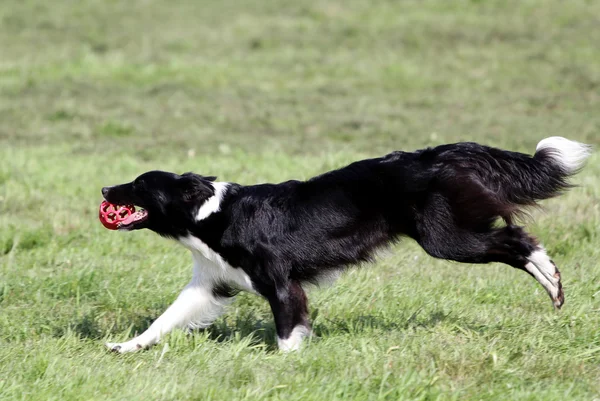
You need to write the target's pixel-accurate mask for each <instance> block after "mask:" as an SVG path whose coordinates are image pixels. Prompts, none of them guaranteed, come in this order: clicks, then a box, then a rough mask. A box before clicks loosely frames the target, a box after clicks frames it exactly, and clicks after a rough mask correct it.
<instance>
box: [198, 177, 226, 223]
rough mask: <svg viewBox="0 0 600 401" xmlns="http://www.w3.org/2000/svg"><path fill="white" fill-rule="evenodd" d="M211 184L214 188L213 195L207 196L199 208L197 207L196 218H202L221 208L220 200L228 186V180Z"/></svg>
mask: <svg viewBox="0 0 600 401" xmlns="http://www.w3.org/2000/svg"><path fill="white" fill-rule="evenodd" d="M212 186H213V188H214V191H215V193H214V195H213V196H211V197H210V198H208V199H207V200H206V201H205V202H204V203H203V204H202V206H200V209H198V214H197V215H196V220H197V221H200V220H204V219H205V218H207V217H208V216H210V215H211V214H213V213H216V212H218V211H219V210H220V209H221V200H222V199H223V195H224V194H225V191H226V190H227V187H228V186H229V183H228V182H213V183H212Z"/></svg>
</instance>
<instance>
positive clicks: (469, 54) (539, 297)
mask: <svg viewBox="0 0 600 401" xmlns="http://www.w3.org/2000/svg"><path fill="white" fill-rule="evenodd" d="M598 15H600V3H599V2H597V1H583V0H574V1H569V2H561V1H554V0H552V1H545V2H544V1H541V0H540V1H516V0H515V1H499V0H498V1H454V2H449V1H442V0H440V1H410V0H405V1H392V0H390V1H377V2H373V1H365V0H361V1H358V0H347V1H333V2H319V1H309V0H300V1H294V2H277V1H272V0H263V1H258V0H247V1H232V0H224V1H220V2H191V1H190V2H167V1H157V0H132V1H128V2H120V1H107V0H85V1H80V2H69V1H66V0H65V1H53V2H44V1H39V0H38V1H33V0H19V1H16V0H5V1H4V2H3V3H2V7H0V49H1V56H0V399H2V400H80V399H85V400H88V399H97V400H106V399H122V400H136V399H143V400H148V399H157V400H158V399H164V400H168V399H198V400H226V399H227V400H238V399H248V400H259V399H260V400H262V399H276V400H278V399H281V400H284V399H285V400H333V399H356V400H375V399H389V400H451V399H455V400H507V399H510V400H540V399H543V400H593V399H598V398H600V367H599V366H600V331H598V327H599V326H600V312H599V311H600V304H599V301H598V299H599V297H600V263H599V262H598V260H599V258H600V250H599V249H598V244H599V243H600V242H599V240H600V238H599V227H600V183H599V181H598V177H599V176H600V157H599V156H598V155H597V154H596V155H594V156H593V157H592V158H591V160H590V162H589V164H588V166H587V168H586V169H585V170H584V171H583V172H582V173H581V174H580V175H579V176H577V178H576V182H577V183H578V184H580V187H578V188H576V189H574V190H572V191H571V192H569V193H568V194H567V195H565V196H563V197H561V198H559V199H554V200H551V201H547V202H544V206H545V209H544V210H543V211H541V210H535V211H534V212H533V216H534V221H535V223H531V224H530V227H529V230H530V231H531V232H533V233H534V234H535V235H537V236H538V237H539V238H540V239H541V240H542V241H543V242H544V244H545V245H546V247H547V249H548V251H549V253H550V254H551V255H552V257H553V258H554V260H555V261H556V263H557V264H558V266H559V267H560V268H561V272H562V276H563V281H564V285H565V292H566V304H565V306H564V308H563V309H562V310H561V311H560V312H555V311H553V310H552V308H551V303H550V301H549V299H548V297H547V295H546V294H545V292H544V291H543V289H542V288H541V287H540V286H539V285H538V284H537V283H536V282H535V281H534V280H532V279H531V278H529V277H528V276H526V275H525V274H523V273H522V272H518V271H515V270H513V269H511V268H509V267H506V266H502V265H489V266H468V265H459V264H453V263H449V262H444V261H439V260H434V259H432V258H429V257H427V256H426V255H425V254H424V252H423V251H422V250H421V249H420V248H418V247H417V246H416V245H415V244H414V243H412V242H411V241H405V242H403V243H401V244H400V245H398V246H397V247H395V248H394V249H392V252H389V253H387V254H386V255H384V256H382V257H381V258H380V259H379V262H378V263H377V264H376V265H375V266H370V267H369V268H365V269H359V270H354V271H352V272H350V273H348V274H346V275H345V276H343V277H342V278H341V279H340V280H339V281H338V282H337V283H336V285H334V286H332V287H330V288H326V289H313V290H311V292H310V302H311V305H310V307H311V313H312V319H313V323H314V329H315V332H316V334H317V337H316V338H314V339H313V340H312V341H311V342H310V344H307V346H306V347H305V349H304V350H303V351H302V352H300V353H294V354H288V355H284V354H280V353H279V352H277V350H276V346H275V343H274V326H273V323H272V317H271V315H270V312H269V310H268V306H267V305H266V302H265V301H263V300H262V299H260V298H257V297H255V296H251V295H241V296H240V297H239V298H238V299H237V300H236V302H235V303H234V304H233V305H232V306H231V307H230V308H229V310H228V313H227V314H226V315H225V316H224V317H223V318H221V319H219V320H218V321H217V322H216V324H215V325H214V326H213V327H211V328H210V329H208V330H205V331H202V332H197V333H194V334H192V335H186V334H184V333H182V332H176V333H173V334H172V335H169V336H168V337H166V338H165V339H164V341H163V342H162V343H161V344H160V345H158V346H157V347H155V348H153V349H151V350H149V351H146V352H141V353H138V354H134V355H123V356H120V355H115V354H111V353H108V352H106V351H105V350H104V348H103V342H104V341H106V340H111V341H120V340H125V339H127V338H128V337H130V336H131V335H133V334H134V333H135V332H141V331H142V330H144V329H145V328H146V327H147V326H148V325H149V323H150V322H151V321H152V320H153V319H155V318H156V317H157V316H158V315H159V314H160V313H161V312H162V311H163V310H164V309H165V308H166V306H167V305H168V304H169V303H170V302H172V301H173V299H174V298H175V297H176V295H177V293H178V291H179V290H180V289H181V288H182V287H183V285H185V283H186V282H187V281H188V279H189V276H190V256H189V254H188V253H187V252H186V251H185V250H184V249H183V248H180V247H178V246H177V245H176V244H174V243H171V242H169V241H167V240H164V239H161V238H159V237H158V236H156V235H154V234H152V233H150V232H136V233H131V234H127V233H118V232H109V231H107V230H105V229H104V228H103V227H102V226H101V225H100V224H99V222H98V221H97V207H98V204H99V201H100V188H101V187H102V186H104V185H109V184H115V183H120V182H124V181H128V180H130V179H132V178H133V177H135V176H136V175H138V174H139V173H141V172H144V171H147V170H150V169H166V170H173V171H176V172H184V171H189V170H193V171H196V172H198V173H201V174H207V175H208V174H210V175H218V176H219V178H220V179H221V180H226V181H236V182H240V183H256V182H264V181H270V182H276V181H281V180H287V179H291V178H297V179H303V178H307V177H310V176H311V175H313V174H317V173H319V172H323V171H326V170H328V169H331V168H335V167H339V166H342V165H344V164H345V163H348V162H350V161H353V160H356V159H359V158H364V157H371V156H378V155H381V154H384V153H386V152H389V151H391V150H395V149H404V150H410V149H416V148H420V147H425V146H433V145H437V144H441V143H446V142H454V141H460V140H473V141H478V142H481V143H485V144H488V145H493V146H500V147H504V148H509V149H513V150H518V151H523V152H528V153H531V152H533V150H534V149H535V145H536V143H537V142H538V141H539V140H540V139H542V138H544V137H547V136H551V135H561V136H567V137H569V138H571V139H576V140H580V141H584V142H587V143H590V144H595V145H600V112H599V110H600V96H599V95H598V90H599V88H600V68H599V65H600V53H599V52H598V43H600V29H598V17H597V16H598Z"/></svg>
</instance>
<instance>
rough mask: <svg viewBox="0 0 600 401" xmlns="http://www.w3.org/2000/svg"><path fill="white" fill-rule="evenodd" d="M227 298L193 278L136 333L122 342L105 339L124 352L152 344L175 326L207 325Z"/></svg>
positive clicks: (221, 308)
mask: <svg viewBox="0 0 600 401" xmlns="http://www.w3.org/2000/svg"><path fill="white" fill-rule="evenodd" d="M228 300H229V298H222V297H216V296H215V295H214V294H213V288H212V285H206V283H204V284H200V283H198V282H197V280H194V279H193V280H192V282H190V283H189V284H188V285H187V286H186V287H185V288H184V289H183V291H182V292H181V294H179V296H178V297H177V299H176V300H175V302H174V303H173V304H172V305H171V306H169V308H168V309H167V310H166V311H165V313H163V314H162V315H161V316H160V317H159V318H158V319H156V320H155V321H154V323H152V325H151V326H150V327H149V328H148V330H146V331H145V332H143V333H142V334H140V335H139V336H137V337H135V338H133V339H131V340H129V341H127V342H124V343H107V344H106V346H107V347H108V348H109V349H110V350H111V351H114V352H119V353H125V352H133V351H137V350H140V349H144V348H148V347H151V346H152V345H154V344H156V343H157V342H158V341H159V340H160V339H161V337H162V336H164V335H165V334H167V333H169V332H170V331H171V330H173V329H176V328H186V327H191V328H202V327H207V326H209V325H210V324H211V323H212V322H213V321H214V320H215V319H216V318H217V317H219V315H220V314H221V313H222V312H223V307H224V306H225V305H226V304H227V302H228Z"/></svg>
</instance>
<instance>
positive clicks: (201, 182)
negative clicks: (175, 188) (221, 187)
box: [177, 173, 214, 202]
mask: <svg viewBox="0 0 600 401" xmlns="http://www.w3.org/2000/svg"><path fill="white" fill-rule="evenodd" d="M211 178H212V177H211ZM210 181H211V180H207V179H206V178H205V177H202V176H201V175H198V174H194V173H185V174H183V175H181V177H179V180H177V184H178V185H179V189H180V190H181V193H182V195H183V200H184V201H185V202H193V201H197V200H200V199H206V198H209V197H211V196H212V195H213V194H214V189H213V186H212V184H211V183H210Z"/></svg>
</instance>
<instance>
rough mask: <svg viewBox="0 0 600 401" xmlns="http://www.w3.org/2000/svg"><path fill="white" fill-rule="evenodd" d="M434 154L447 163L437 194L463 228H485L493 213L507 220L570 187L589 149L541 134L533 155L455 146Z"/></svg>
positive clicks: (492, 219)
mask: <svg viewBox="0 0 600 401" xmlns="http://www.w3.org/2000/svg"><path fill="white" fill-rule="evenodd" d="M446 150H447V151H443V152H442V153H441V154H440V155H439V157H441V159H442V160H443V161H444V162H445V163H443V164H441V165H443V166H452V167H450V168H444V169H442V171H443V172H442V173H441V174H442V176H443V177H444V179H443V180H441V181H440V182H441V184H440V185H442V187H443V188H442V189H441V190H442V192H443V193H444V194H445V196H446V197H447V199H448V201H449V202H450V203H451V205H452V206H453V208H454V209H453V210H454V213H455V214H456V218H457V219H458V220H460V221H461V225H463V226H473V227H475V228H477V227H479V226H481V227H484V228H485V227H488V226H490V225H491V224H492V222H493V221H494V219H495V218H496V217H502V218H503V219H504V220H506V221H507V222H511V221H512V217H513V216H515V215H516V216H519V215H522V214H523V213H524V212H523V208H524V207H527V206H534V205H536V204H537V201H539V200H543V199H548V198H552V197H554V196H558V195H560V194H561V193H563V192H564V191H565V190H567V189H569V188H571V187H572V185H571V184H570V183H569V178H570V177H571V176H572V175H574V174H576V173H577V172H579V171H580V170H581V169H582V168H583V166H584V164H585V161H586V159H587V158H588V156H589V155H590V153H591V147H590V146H588V145H584V144H582V143H579V142H575V141H570V140H568V139H565V138H561V137H551V138H546V139H544V140H542V141H540V143H539V144H538V145H537V149H536V152H535V154H534V155H533V156H530V155H526V154H523V153H517V152H510V151H505V150H500V149H495V148H488V147H485V146H479V145H474V144H461V145H460V146H459V147H454V148H449V149H448V148H447V149H446Z"/></svg>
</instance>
